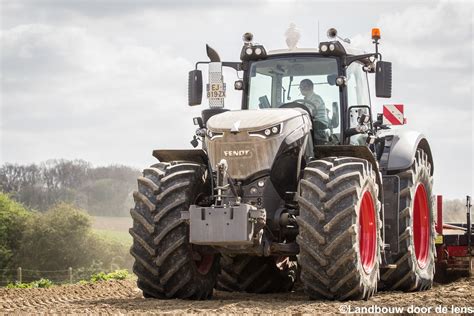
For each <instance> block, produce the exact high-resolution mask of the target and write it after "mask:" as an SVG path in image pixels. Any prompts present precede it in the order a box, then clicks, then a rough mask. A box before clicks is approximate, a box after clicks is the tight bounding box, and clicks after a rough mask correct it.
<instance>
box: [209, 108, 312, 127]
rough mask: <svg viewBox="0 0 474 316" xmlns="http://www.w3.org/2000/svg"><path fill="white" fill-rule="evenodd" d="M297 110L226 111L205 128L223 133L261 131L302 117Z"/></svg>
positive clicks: (210, 121) (211, 120) (212, 118)
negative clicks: (230, 131)
mask: <svg viewBox="0 0 474 316" xmlns="http://www.w3.org/2000/svg"><path fill="white" fill-rule="evenodd" d="M302 112H303V111H302V110H299V109H265V110H242V111H227V112H224V113H221V114H218V115H215V116H213V117H211V118H210V119H209V121H208V122H207V128H208V129H210V130H212V131H216V132H224V131H229V130H231V129H235V128H237V129H238V131H251V130H261V129H262V128H266V127H271V126H274V125H276V124H279V123H282V122H285V121H288V120H290V119H292V118H295V117H297V116H301V115H302Z"/></svg>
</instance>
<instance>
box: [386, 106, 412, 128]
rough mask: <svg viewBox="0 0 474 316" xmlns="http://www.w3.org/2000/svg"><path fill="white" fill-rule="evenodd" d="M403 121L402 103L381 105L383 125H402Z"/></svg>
mask: <svg viewBox="0 0 474 316" xmlns="http://www.w3.org/2000/svg"><path fill="white" fill-rule="evenodd" d="M405 123H406V120H405V117H404V115H403V104H387V105H384V106H383V124H384V125H403V124H405Z"/></svg>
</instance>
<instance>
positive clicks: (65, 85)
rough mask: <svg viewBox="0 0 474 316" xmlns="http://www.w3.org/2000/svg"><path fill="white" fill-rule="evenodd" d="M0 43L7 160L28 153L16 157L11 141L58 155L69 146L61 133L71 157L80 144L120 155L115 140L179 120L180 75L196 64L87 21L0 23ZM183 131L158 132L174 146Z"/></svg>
mask: <svg viewBox="0 0 474 316" xmlns="http://www.w3.org/2000/svg"><path fill="white" fill-rule="evenodd" d="M1 43H2V51H3V52H4V53H3V54H2V60H1V63H2V68H3V78H2V91H4V92H5V93H2V132H3V134H4V135H7V136H4V137H3V140H2V152H3V156H4V157H5V159H7V160H10V159H28V157H31V155H25V156H23V157H21V158H19V157H18V156H17V153H16V152H12V151H11V150H8V148H10V149H12V148H16V150H15V151H18V150H20V151H21V149H20V148H29V149H32V148H35V149H36V150H35V153H36V154H37V155H39V157H41V158H40V159H45V158H47V156H48V155H52V156H56V155H62V153H64V152H68V151H67V150H64V148H61V146H58V145H59V144H60V143H61V142H60V140H61V139H62V140H63V145H62V146H66V147H69V148H70V152H71V151H72V155H76V157H82V156H83V155H84V151H85V150H91V151H96V152H99V153H100V152H102V154H103V155H109V153H110V152H116V155H115V156H116V157H123V156H124V154H123V153H121V152H120V151H121V150H123V148H120V146H117V144H118V143H120V140H123V139H124V138H136V137H141V138H146V137H149V138H153V137H152V136H150V135H149V133H151V132H153V130H154V131H155V132H156V133H157V134H159V130H160V129H159V126H169V125H170V124H169V123H170V122H173V121H175V122H177V123H176V125H175V127H177V128H180V127H182V125H183V123H184V122H183V121H182V119H181V118H180V116H183V114H184V112H185V110H187V109H186V106H185V104H186V99H185V95H186V94H185V91H186V79H185V78H186V77H187V71H188V70H189V69H191V68H192V67H193V65H192V63H191V62H189V61H188V60H186V59H185V58H183V57H180V56H179V55H178V54H175V53H174V52H173V49H172V48H170V47H167V46H165V45H161V46H159V47H157V48H151V47H145V46H142V45H140V44H139V43H133V42H128V43H125V44H124V43H123V42H122V41H120V40H117V39H112V40H111V39H109V38H104V37H100V36H97V35H96V34H94V33H90V32H89V31H88V30H87V28H84V27H60V28H58V27H53V26H51V25H47V24H34V25H21V26H18V27H14V28H12V29H9V30H3V31H2V33H1ZM176 104H180V105H181V106H178V107H177V108H176ZM173 107H174V108H173ZM186 123H187V122H186ZM137 125H138V126H137ZM145 127H146V128H145ZM187 129H192V127H191V126H190V127H189V128H187ZM185 130H186V128H185ZM127 134H128V135H127ZM190 134H191V131H190V133H189V134H188V135H190ZM32 135H35V136H34V137H31V136H32ZM28 136H30V137H28ZM180 137H182V136H181V135H180V134H179V133H169V135H167V136H166V138H164V137H156V138H155V139H157V140H158V139H160V138H161V140H160V141H157V142H156V143H161V144H163V145H164V146H166V145H167V146H170V147H171V146H172V145H173V143H175V142H177V141H178V140H179V138H180ZM66 139H67V141H66V142H64V141H65V140H66ZM101 140H102V141H101ZM163 140H164V141H163ZM85 142H86V143H88V144H90V145H89V146H85ZM104 145H105V146H104ZM148 146H149V147H150V148H152V147H154V145H151V144H148ZM155 146H156V145H155ZM149 150H150V149H149ZM23 151H26V150H23ZM112 156H113V155H112ZM15 157H16V158H15ZM130 158H131V157H128V160H132V159H130ZM106 159H107V158H106Z"/></svg>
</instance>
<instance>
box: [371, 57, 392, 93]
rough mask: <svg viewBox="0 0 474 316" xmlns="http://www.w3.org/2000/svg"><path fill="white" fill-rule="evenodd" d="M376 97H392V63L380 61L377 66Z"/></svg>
mask: <svg viewBox="0 0 474 316" xmlns="http://www.w3.org/2000/svg"><path fill="white" fill-rule="evenodd" d="M375 95H376V96H377V97H378V98H391V97H392V63H391V62H388V61H379V62H377V65H376V66H375Z"/></svg>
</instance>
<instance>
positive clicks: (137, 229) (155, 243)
mask: <svg viewBox="0 0 474 316" xmlns="http://www.w3.org/2000/svg"><path fill="white" fill-rule="evenodd" d="M208 181H209V179H208V178H207V172H206V168H205V166H202V165H199V164H194V163H184V162H181V163H171V164H170V163H159V164H156V165H153V166H152V167H150V168H147V169H145V170H144V171H143V176H142V177H140V178H138V191H136V192H134V194H133V197H134V199H135V208H133V209H132V210H131V211H130V213H131V215H132V218H133V227H132V228H131V229H130V234H131V235H132V237H133V245H132V248H131V249H130V253H131V254H132V256H133V257H134V258H135V263H134V265H133V272H134V273H135V274H136V275H137V277H138V281H137V285H138V287H139V288H140V289H141V290H142V291H143V295H144V296H145V297H154V298H187V299H208V298H210V297H211V296H212V291H213V288H214V284H215V282H216V276H217V273H218V271H219V258H218V256H217V255H213V254H207V253H203V252H200V248H198V247H196V246H193V245H191V244H190V243H189V225H188V224H187V223H186V222H185V221H184V220H183V219H181V211H187V210H188V209H189V206H190V205H191V204H195V203H196V202H197V201H198V200H199V199H200V197H202V196H205V195H206V194H209V192H208V191H209V189H208Z"/></svg>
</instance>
